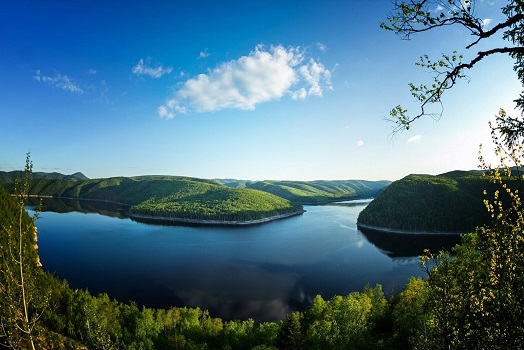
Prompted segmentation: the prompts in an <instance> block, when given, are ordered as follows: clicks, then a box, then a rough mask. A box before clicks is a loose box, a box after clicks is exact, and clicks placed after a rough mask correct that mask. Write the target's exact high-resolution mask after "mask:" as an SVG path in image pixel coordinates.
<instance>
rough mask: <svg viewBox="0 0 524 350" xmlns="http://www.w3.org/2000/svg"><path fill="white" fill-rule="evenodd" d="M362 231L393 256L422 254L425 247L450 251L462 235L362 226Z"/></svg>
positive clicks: (401, 256) (377, 245)
mask: <svg viewBox="0 0 524 350" xmlns="http://www.w3.org/2000/svg"><path fill="white" fill-rule="evenodd" d="M359 231H360V232H362V234H363V235H364V236H365V237H366V239H367V240H368V241H369V242H371V243H372V244H373V245H374V246H376V247H377V248H378V249H380V250H381V251H382V252H383V253H384V254H386V255H388V256H389V257H392V258H406V257H414V256H420V255H422V253H423V251H424V250H425V249H428V250H429V251H431V252H432V253H438V252H439V251H441V250H447V251H450V250H451V248H452V247H454V246H455V245H456V244H458V243H460V235H455V234H427V233H424V234H401V233H389V232H380V231H375V230H368V229H365V228H362V227H361V228H360V229H359Z"/></svg>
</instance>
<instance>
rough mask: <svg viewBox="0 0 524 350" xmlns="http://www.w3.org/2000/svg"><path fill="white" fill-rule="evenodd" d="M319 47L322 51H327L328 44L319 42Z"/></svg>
mask: <svg viewBox="0 0 524 350" xmlns="http://www.w3.org/2000/svg"><path fill="white" fill-rule="evenodd" d="M317 49H319V50H320V51H322V52H325V51H326V50H327V46H326V45H324V44H322V43H317Z"/></svg>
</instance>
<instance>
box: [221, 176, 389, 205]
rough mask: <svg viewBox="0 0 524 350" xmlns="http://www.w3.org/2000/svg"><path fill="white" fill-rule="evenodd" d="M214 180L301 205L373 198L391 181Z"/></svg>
mask: <svg viewBox="0 0 524 350" xmlns="http://www.w3.org/2000/svg"><path fill="white" fill-rule="evenodd" d="M217 181H219V182H221V183H223V184H224V185H226V186H229V187H236V188H242V187H246V188H253V189H257V190H261V191H264V192H268V193H272V194H274V195H277V196H279V197H282V198H285V199H287V200H289V201H291V202H294V203H300V204H302V205H307V204H313V205H315V204H325V203H329V202H336V201H344V200H351V199H362V198H372V197H375V196H377V195H378V194H379V193H380V192H381V191H382V190H383V189H384V188H386V187H387V186H389V185H390V184H391V181H387V180H381V181H368V180H317V181H279V180H266V181H245V180H232V179H223V180H221V179H218V180H217Z"/></svg>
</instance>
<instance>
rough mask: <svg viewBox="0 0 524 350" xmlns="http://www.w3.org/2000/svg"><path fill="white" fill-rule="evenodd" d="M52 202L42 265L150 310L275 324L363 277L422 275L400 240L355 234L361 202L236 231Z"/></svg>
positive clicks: (390, 281) (44, 224)
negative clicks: (153, 221) (196, 311)
mask: <svg viewBox="0 0 524 350" xmlns="http://www.w3.org/2000/svg"><path fill="white" fill-rule="evenodd" d="M53 202H55V201H51V200H46V201H45V202H44V210H55V211H44V212H42V213H41V214H40V218H39V219H38V221H37V226H38V231H39V235H38V237H39V242H38V245H39V252H40V258H41V261H42V263H43V266H44V268H45V269H46V270H48V271H51V272H55V274H56V276H58V277H60V278H65V279H67V280H68V282H69V284H70V285H71V287H73V288H88V289H89V291H90V292H92V293H94V294H97V293H100V292H105V293H107V294H109V296H110V297H111V298H116V299H118V300H120V301H128V300H134V301H136V302H137V303H138V304H140V305H146V306H149V307H164V308H165V307H170V306H189V307H196V306H199V307H200V308H202V309H208V310H210V312H211V314H212V315H213V316H215V317H221V318H223V319H226V320H229V319H237V318H238V319H247V318H253V319H255V320H256V321H275V320H280V319H282V318H283V317H284V316H285V315H286V314H287V313H289V312H290V311H292V310H303V309H305V308H306V307H307V306H309V305H310V303H311V302H312V300H313V298H314V297H315V296H316V295H317V294H321V295H322V296H323V297H324V298H325V299H329V298H331V297H332V296H333V295H336V294H339V295H345V294H347V293H350V292H352V291H361V290H362V288H363V287H364V285H365V284H366V283H369V284H370V285H372V286H374V285H375V284H376V283H380V284H382V286H383V288H384V290H385V291H386V292H393V291H396V290H399V289H401V288H402V286H403V285H404V284H405V282H406V281H407V279H408V278H409V277H410V276H422V275H423V271H422V270H421V268H420V267H419V264H418V257H416V256H409V255H416V253H413V251H410V252H409V253H407V254H404V253H403V252H402V245H403V244H402V242H400V243H399V247H398V248H399V249H398V250H396V251H394V252H392V251H391V245H389V246H387V249H388V251H387V252H386V251H384V250H381V249H380V248H377V246H380V244H381V243H380V240H379V241H377V240H376V239H375V240H374V244H372V243H370V242H369V241H368V239H367V238H366V237H365V236H364V235H363V234H362V233H361V232H360V231H358V230H357V228H356V224H355V223H356V219H357V216H358V213H359V212H360V211H361V210H362V209H363V208H364V207H365V206H366V204H367V203H362V202H360V203H358V202H356V203H346V204H345V205H330V206H306V207H305V209H306V210H307V212H306V213H305V214H304V215H301V216H297V217H292V218H289V219H285V220H280V221H274V222H270V223H267V224H263V225H259V226H252V227H239V228H225V227H184V226H156V225H146V224H141V223H137V222H134V221H131V220H130V219H127V218H125V217H124V216H123V215H122V212H123V211H122V209H121V208H120V209H119V208H112V209H111V208H107V205H106V207H104V208H103V209H101V210H98V211H97V213H87V212H88V211H93V208H91V207H92V206H93V203H90V204H89V206H91V207H90V208H89V209H85V207H82V206H81V205H80V204H79V203H77V202H76V203H75V202H72V203H73V204H69V203H67V202H64V203H66V205H65V207H66V208H69V209H64V203H60V205H59V206H58V207H59V208H61V209H60V210H59V209H56V206H55V208H54V209H53V208H52V207H50V206H49V205H50V204H51V203H53ZM55 204H56V202H55ZM46 208H47V209H46ZM71 208H73V209H71ZM71 210H74V211H71ZM77 210H78V211H77ZM56 211H59V212H60V213H58V212H56ZM81 211H83V212H81ZM109 215H111V216H109ZM413 239H418V240H419V241H421V242H423V241H424V238H421V237H419V238H416V237H415V238H414V237H410V238H409V240H410V241H413ZM388 254H389V255H388Z"/></svg>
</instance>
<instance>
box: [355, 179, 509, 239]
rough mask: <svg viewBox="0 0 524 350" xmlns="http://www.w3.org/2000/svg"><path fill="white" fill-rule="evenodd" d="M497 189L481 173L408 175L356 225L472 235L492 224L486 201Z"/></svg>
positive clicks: (392, 229)
mask: <svg viewBox="0 0 524 350" xmlns="http://www.w3.org/2000/svg"><path fill="white" fill-rule="evenodd" d="M506 182H507V183H508V186H512V187H516V186H518V185H519V182H518V180H517V179H516V178H515V179H509V178H508V179H506ZM497 190H499V191H500V190H501V188H500V185H497V184H493V183H491V182H490V181H489V178H488V177H486V176H484V175H483V173H482V172H474V171H452V172H449V173H445V174H441V175H437V176H433V175H408V176H406V177H404V178H403V179H400V180H398V181H395V182H393V183H392V184H391V185H390V186H388V187H387V188H386V189H384V191H382V192H381V193H380V194H379V195H378V196H377V198H375V199H374V200H373V201H372V202H371V203H369V205H368V206H367V207H366V208H365V209H364V210H363V211H362V212H361V213H360V215H359V217H358V221H357V224H358V225H359V226H360V227H364V228H366V227H368V228H375V229H381V230H384V231H388V230H391V231H397V232H399V231H400V232H402V231H408V232H411V231H413V232H446V233H464V232H472V231H474V230H475V227H477V226H482V225H485V224H488V223H490V222H491V215H490V214H489V212H488V211H487V210H486V207H485V205H484V204H483V201H484V199H486V198H487V197H488V198H491V197H492V196H493V194H494V193H495V191H497ZM501 199H504V198H503V197H502V195H501Z"/></svg>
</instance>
